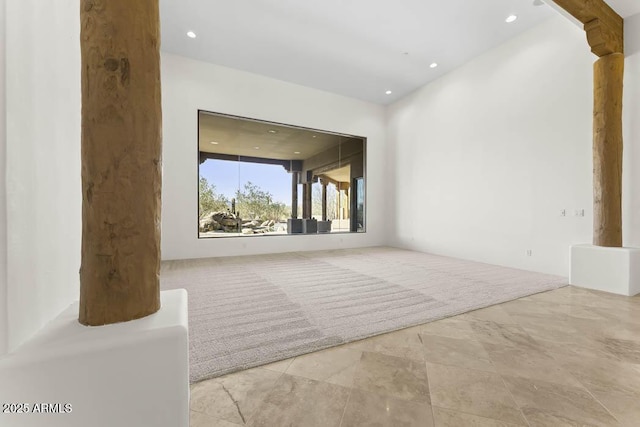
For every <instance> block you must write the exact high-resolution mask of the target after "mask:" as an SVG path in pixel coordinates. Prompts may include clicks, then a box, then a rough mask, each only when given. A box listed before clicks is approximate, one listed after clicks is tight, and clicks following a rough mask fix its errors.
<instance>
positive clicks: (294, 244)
mask: <svg viewBox="0 0 640 427" xmlns="http://www.w3.org/2000/svg"><path fill="white" fill-rule="evenodd" d="M162 98H163V99H162V108H163V138H164V141H163V144H164V148H163V185H162V191H163V193H162V257H163V259H180V258H197V257H209V256H227V255H247V254H258V253H269V252H286V251H297V250H315V249H333V248H340V247H358V246H371V245H379V244H383V243H384V242H385V241H386V231H385V230H386V227H387V223H388V221H389V219H388V218H387V217H386V215H385V209H386V208H385V206H386V205H385V200H384V197H385V194H384V190H385V175H386V170H385V167H386V163H385V158H384V156H385V146H384V144H385V140H384V138H385V131H384V126H385V123H384V108H383V107H382V106H379V105H374V104H369V103H365V102H362V101H358V100H355V99H351V98H346V97H342V96H338V95H334V94H330V93H327V92H322V91H319V90H315V89H310V88H306V87H303V86H298V85H294V84H291V83H285V82H282V81H279V80H274V79H271V78H266V77H262V76H258V75H255V74H250V73H246V72H242V71H237V70H233V69H230V68H226V67H221V66H217V65H212V64H208V63H204V62H199V61H195V60H192V59H187V58H183V57H180V56H176V55H172V54H167V53H163V54H162ZM198 109H202V110H208V111H214V112H220V113H226V114H234V115H238V116H244V117H251V118H256V119H262V120H269V121H274V122H280V123H286V124H292V125H299V126H304V127H309V128H315V129H321V130H327V131H333V132H339V133H345V134H352V135H358V136H365V137H367V138H368V140H367V159H366V160H367V175H366V179H367V232H366V233H358V234H341V235H316V236H301V235H298V236H260V237H237V238H224V239H198V238H197V208H198V200H197V183H198V168H197V166H198V151H197V130H198V129H197V123H198V122H197V120H198V116H197V112H198Z"/></svg>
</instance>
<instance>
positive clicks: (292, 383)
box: [248, 374, 349, 427]
mask: <svg viewBox="0 0 640 427" xmlns="http://www.w3.org/2000/svg"><path fill="white" fill-rule="evenodd" d="M348 397H349V389H348V388H346V387H341V386H338V385H334V384H329V383H325V382H320V381H314V380H310V379H307V378H302V377H296V376H293V375H287V374H283V375H282V376H281V377H280V379H279V380H278V382H277V383H276V385H275V387H274V388H273V389H272V390H271V391H270V392H269V393H268V395H267V396H266V397H265V399H264V401H263V402H262V405H260V407H259V408H258V409H257V410H256V412H255V414H254V415H253V416H252V417H251V419H250V420H249V423H248V425H250V426H253V427H274V426H304V427H338V426H339V425H340V420H341V418H342V414H343V413H344V408H345V405H346V404H347V398H348Z"/></svg>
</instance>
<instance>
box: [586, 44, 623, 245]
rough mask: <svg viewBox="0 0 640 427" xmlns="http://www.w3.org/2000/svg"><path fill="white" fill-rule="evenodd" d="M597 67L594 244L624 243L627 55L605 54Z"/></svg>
mask: <svg viewBox="0 0 640 427" xmlns="http://www.w3.org/2000/svg"><path fill="white" fill-rule="evenodd" d="M593 69H594V96H593V100H594V109H593V204H594V206H593V244H594V245H597V246H609V247H621V246H622V78H623V75H624V55H623V54H622V53H612V54H609V55H606V56H603V57H601V58H600V59H598V60H597V61H596V63H595V64H594V67H593Z"/></svg>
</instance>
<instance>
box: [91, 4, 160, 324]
mask: <svg viewBox="0 0 640 427" xmlns="http://www.w3.org/2000/svg"><path fill="white" fill-rule="evenodd" d="M158 9H159V6H158V0H136V1H130V0H82V1H81V2H80V18H81V33H80V44H81V55H82V153H81V156H82V263H81V267H80V313H79V320H80V323H82V324H85V325H104V324H109V323H116V322H123V321H128V320H133V319H137V318H141V317H144V316H147V315H149V314H152V313H154V312H156V311H157V310H158V309H159V308H160V291H159V271H160V208H161V203H160V202H161V179H162V176H161V168H162V164H161V161H162V159H161V154H162V142H161V137H162V130H161V126H162V117H161V114H162V113H161V104H160V52H159V48H160V24H159V10H158Z"/></svg>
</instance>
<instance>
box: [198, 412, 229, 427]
mask: <svg viewBox="0 0 640 427" xmlns="http://www.w3.org/2000/svg"><path fill="white" fill-rule="evenodd" d="M240 425H241V424H235V423H230V422H229V421H224V420H217V419H215V418H212V417H210V416H209V415H207V414H203V413H202V412H196V411H191V414H190V416H189V427H238V426H240Z"/></svg>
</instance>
